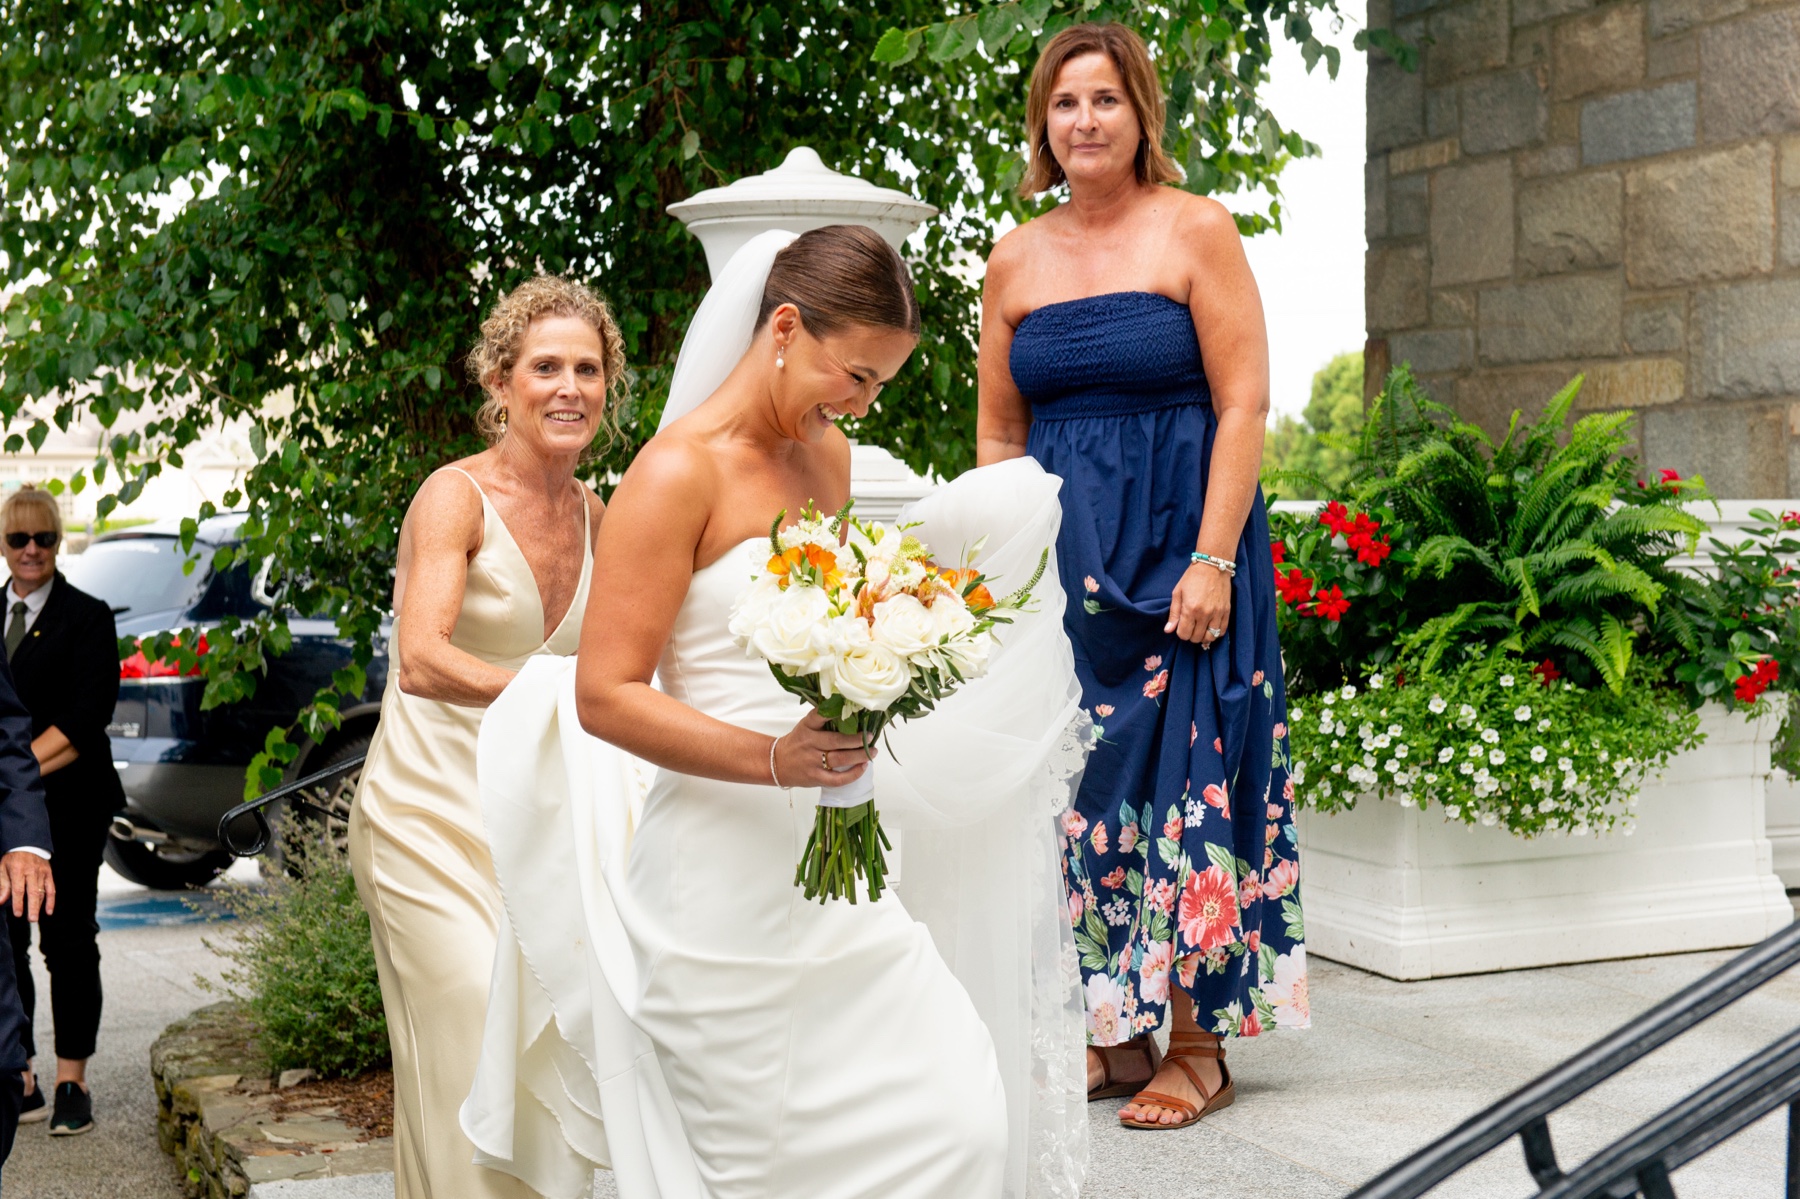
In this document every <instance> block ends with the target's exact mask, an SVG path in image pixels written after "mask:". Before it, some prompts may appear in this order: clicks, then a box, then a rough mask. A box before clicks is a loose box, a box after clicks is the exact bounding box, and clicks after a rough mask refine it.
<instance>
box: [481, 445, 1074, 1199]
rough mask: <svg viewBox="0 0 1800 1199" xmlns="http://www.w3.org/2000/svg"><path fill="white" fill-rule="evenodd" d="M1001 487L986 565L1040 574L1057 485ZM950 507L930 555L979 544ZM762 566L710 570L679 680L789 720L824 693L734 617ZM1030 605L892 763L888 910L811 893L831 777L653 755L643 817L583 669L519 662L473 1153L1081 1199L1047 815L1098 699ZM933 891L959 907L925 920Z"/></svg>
mask: <svg viewBox="0 0 1800 1199" xmlns="http://www.w3.org/2000/svg"><path fill="white" fill-rule="evenodd" d="M996 482H999V483H1002V484H1003V485H1004V487H1005V489H1006V490H1007V492H1008V493H1009V495H1010V497H1011V498H1010V499H1009V500H1005V501H1002V500H995V501H993V502H990V503H986V504H983V505H980V506H979V508H977V507H970V508H968V509H967V512H968V514H969V517H970V519H972V520H974V521H975V523H977V524H980V523H983V522H986V523H990V524H991V523H993V522H995V521H1000V522H1001V523H1002V524H1003V527H1004V528H1007V529H1012V528H1016V529H1017V531H1018V533H1019V535H1018V536H1017V537H1014V538H1012V539H1011V541H1010V543H1009V549H1008V550H1007V551H1006V552H1004V553H1001V554H998V555H995V560H997V561H998V560H1004V561H1005V563H1006V566H1005V569H1006V571H1007V572H1008V574H1009V576H1011V577H1012V578H1014V579H1016V581H1017V582H1023V581H1024V579H1025V578H1026V577H1027V576H1028V575H1029V573H1030V569H1031V567H1032V566H1034V565H1035V563H1036V559H1037V555H1038V552H1039V551H1040V550H1041V549H1042V548H1043V547H1045V546H1047V545H1049V544H1050V542H1051V541H1052V540H1053V539H1054V536H1055V528H1054V516H1053V514H1054V511H1055V504H1054V494H1055V481H1054V480H1050V479H1048V477H1047V476H1044V475H1043V474H1042V472H1041V471H1038V470H1037V468H1036V467H1035V464H1030V463H1023V462H1022V463H1020V464H1018V467H1017V468H1016V469H1014V470H1012V471H1010V472H1004V473H1003V474H1002V476H1001V478H1000V479H999V480H996ZM1008 503H1011V504H1012V505H1013V506H1015V507H1017V508H1018V509H1019V511H1020V512H1021V513H1026V512H1028V513H1030V514H1031V516H1032V520H1031V521H1030V522H1029V524H1028V526H1027V525H1026V524H1025V523H1023V522H1022V521H1014V522H1010V523H1009V522H1007V519H1006V513H1005V511H1004V509H1005V508H1006V507H1007V504H1008ZM928 504H929V501H928ZM953 506H954V507H956V508H957V510H958V511H959V512H961V511H964V508H963V506H962V505H960V504H958V505H953ZM940 507H941V506H940ZM982 509H985V511H982ZM927 511H928V512H929V509H928V510H927ZM1046 513H1049V514H1052V515H1050V516H1048V517H1047V516H1046ZM944 517H945V514H944V513H943V512H940V519H939V520H938V522H937V525H936V527H935V528H929V527H928V528H927V529H925V530H923V531H922V532H923V533H924V535H926V536H927V537H928V539H932V542H931V543H932V544H934V545H938V546H940V547H943V548H945V549H946V550H948V551H949V552H952V553H954V552H955V551H956V549H957V548H959V547H960V546H961V545H966V544H973V542H974V540H975V538H974V536H969V535H968V534H969V532H971V529H970V528H969V527H965V526H963V525H959V524H957V523H956V522H955V521H952V520H949V519H946V518H944ZM766 556H767V542H766V540H764V539H761V538H758V539H755V540H752V541H749V542H746V543H744V544H742V545H740V546H738V547H736V548H734V549H732V550H731V551H729V552H728V553H726V554H725V556H724V557H722V558H720V559H719V560H718V561H716V562H714V563H712V564H710V565H708V566H707V567H705V568H704V569H702V570H699V571H697V572H696V573H695V574H694V576H693V579H692V581H691V583H690V585H689V589H688V593H687V596H686V599H685V600H684V602H683V604H682V606H681V610H680V613H679V615H678V616H677V618H676V621H675V624H674V628H673V632H672V634H671V636H670V639H669V643H668V646H667V648H666V651H665V653H664V655H663V657H662V660H661V662H660V665H659V668H658V676H657V677H658V680H659V685H660V686H661V687H662V688H663V689H664V690H665V691H667V692H668V693H669V694H670V695H672V696H674V697H675V698H677V699H680V700H681V701H683V702H684V703H687V704H689V705H691V706H692V707H694V708H696V709H698V710H699V711H702V712H705V713H707V714H708V715H710V716H713V717H715V718H717V719H719V720H722V721H726V722H728V723H731V724H735V725H739V726H741V727H744V728H751V729H755V730H757V731H759V732H763V733H767V734H771V735H775V734H780V733H783V732H785V731H787V730H788V729H790V728H791V727H793V725H794V723H795V722H796V721H797V720H798V719H799V718H800V716H801V715H802V713H803V712H804V708H803V707H802V706H801V705H800V703H799V702H798V701H797V700H795V699H794V698H793V697H792V696H790V695H788V694H787V693H786V692H784V691H783V690H782V689H781V688H780V687H778V686H777V685H776V684H775V682H774V680H773V679H772V678H771V677H770V674H769V670H768V667H767V665H766V664H764V663H763V662H762V661H761V660H758V659H752V658H750V657H748V656H746V654H745V652H744V651H743V650H742V649H740V648H739V647H738V646H736V645H735V644H733V642H732V639H731V636H730V634H729V632H728V630H727V622H728V619H729V615H730V611H731V608H732V605H733V603H734V602H735V601H736V599H737V598H738V596H739V595H740V594H741V593H742V592H743V590H744V589H745V587H746V586H747V585H748V584H749V581H750V579H751V576H752V572H753V571H754V569H755V568H756V566H757V565H759V564H760V562H761V561H762V560H763V559H764V558H766ZM1046 586H1047V588H1048V590H1049V591H1050V592H1053V593H1054V592H1055V591H1056V584H1055V580H1054V577H1052V578H1051V579H1050V580H1048V581H1047V583H1046ZM1059 599H1060V596H1059V595H1057V596H1055V600H1057V601H1059ZM1026 623H1027V627H1026V628H1025V629H1023V630H1021V631H1020V632H1019V634H1018V635H1017V636H1015V637H1013V638H1012V639H1011V641H1010V642H1009V644H1008V646H1007V647H1006V648H1005V649H1004V650H1003V651H1002V653H1001V654H1000V655H997V656H996V658H995V661H994V666H993V670H992V671H991V673H990V675H989V677H988V679H984V680H982V681H981V682H980V683H977V684H975V685H972V686H971V687H970V688H969V689H967V691H965V692H964V693H963V694H962V695H959V696H957V697H955V699H953V700H952V701H951V704H947V705H946V707H945V709H944V710H941V711H940V712H939V713H938V714H937V715H935V716H933V717H931V718H928V719H927V720H925V721H920V722H915V724H914V725H913V726H910V727H908V728H906V729H903V730H897V731H896V736H895V737H894V739H893V746H894V757H889V756H887V755H883V756H882V757H881V758H880V759H879V760H878V762H877V764H876V773H875V785H876V800H877V802H878V803H879V804H880V805H881V807H882V810H883V814H884V820H888V821H890V822H891V823H893V824H894V825H895V826H896V827H902V828H909V829H910V830H911V831H908V832H907V833H906V834H905V841H904V843H903V852H902V855H901V860H900V863H899V866H900V870H899V873H900V882H899V884H898V886H897V887H896V888H895V889H892V890H889V891H888V892H887V893H886V894H884V895H883V896H882V898H881V899H880V901H879V902H875V903H870V902H869V901H868V900H867V898H866V896H865V897H864V898H863V899H862V900H861V901H860V902H858V903H856V904H850V903H847V902H843V901H837V902H830V903H825V904H820V903H818V902H816V901H808V900H807V899H805V897H804V896H803V895H802V893H801V891H800V890H799V889H798V888H796V887H795V886H794V885H793V873H794V864H795V862H796V861H797V860H798V858H799V855H800V853H801V851H802V849H803V848H804V846H805V843H806V839H807V835H808V832H809V831H810V829H811V827H812V823H813V812H814V805H815V802H816V799H817V792H816V791H812V790H795V791H792V792H785V791H782V790H778V789H776V788H775V787H773V786H748V785H743V784H737V783H726V782H719V781H716V780H710V779H704V778H696V777H693V776H690V775H683V774H677V773H675V772H673V771H668V770H663V771H659V772H657V774H656V776H655V780H654V782H653V783H652V784H651V786H650V788H649V793H648V795H647V797H646V798H645V799H644V800H643V804H642V810H641V813H634V812H633V811H632V805H631V803H630V799H629V797H630V794H631V777H630V776H631V764H630V761H629V759H627V758H626V756H625V755H623V754H621V753H619V752H618V751H617V750H615V749H613V748H612V747H611V746H608V745H606V744H605V743H604V742H600V741H597V740H595V739H594V738H591V737H588V736H587V735H586V734H584V733H582V732H581V730H580V728H579V723H578V717H577V714H576V712H575V706H574V684H573V664H572V663H562V664H558V663H552V662H543V663H535V664H533V666H532V667H531V668H530V669H528V670H527V671H526V672H524V673H523V674H521V676H520V678H519V679H518V681H517V682H516V683H515V684H514V685H513V686H512V687H511V688H509V689H508V691H507V693H506V694H505V695H504V696H502V697H501V699H500V700H499V701H498V702H497V703H496V704H495V706H494V707H493V709H492V710H491V711H490V713H489V715H488V718H487V720H486V722H485V723H484V725H483V728H482V736H481V747H480V762H479V771H480V779H481V790H482V793H483V803H484V806H485V809H486V812H487V817H488V826H489V830H490V834H491V836H492V837H493V843H494V854H495V863H496V869H497V871H498V873H499V877H500V882H501V889H502V893H503V895H504V898H505V904H506V923H505V924H503V927H502V930H501V934H500V941H501V949H500V953H499V954H498V956H497V958H496V963H495V975H494V990H493V995H492V1000H491V1004H490V1014H489V1020H488V1026H487V1038H488V1040H487V1044H486V1046H485V1047H484V1051H483V1056H482V1066H481V1071H480V1074H479V1075H478V1077H477V1079H476V1083H475V1086H474V1088H473V1091H472V1092H471V1095H470V1098H469V1102H468V1103H467V1105H465V1108H464V1112H463V1122H464V1127H465V1129H466V1130H467V1131H468V1132H469V1135H470V1137H471V1139H472V1140H473V1141H474V1142H475V1144H476V1146H477V1147H478V1150H479V1152H480V1160H482V1161H483V1162H484V1163H486V1164H488V1165H491V1166H494V1167H495V1168H497V1169H504V1170H509V1171H512V1172H514V1173H516V1174H517V1175H518V1176H520V1177H521V1178H523V1179H525V1180H527V1181H529V1182H530V1183H531V1184H532V1185H533V1186H534V1187H536V1188H537V1189H539V1190H541V1191H543V1192H544V1193H546V1194H550V1195H556V1196H575V1195H580V1194H582V1193H583V1192H584V1191H585V1189H586V1186H587V1182H588V1179H589V1178H590V1177H591V1175H592V1169H593V1165H595V1164H601V1165H609V1166H611V1167H612V1169H613V1170H614V1172H615V1176H616V1181H617V1184H618V1187H619V1192H620V1194H621V1195H622V1196H623V1197H624V1199H676V1197H680V1199H796V1197H801V1196H821V1197H824V1196H829V1197H831V1199H854V1197H858V1196H867V1197H869V1199H876V1197H880V1199H944V1197H946V1196H959V1197H966V1199H982V1197H998V1196H1001V1195H1002V1194H1015V1195H1019V1196H1024V1195H1026V1194H1027V1193H1030V1194H1042V1195H1066V1196H1069V1197H1071V1199H1072V1197H1073V1196H1074V1194H1075V1193H1076V1190H1077V1189H1078V1187H1079V1184H1080V1175H1081V1168H1082V1157H1083V1155H1084V1152H1085V1142H1084V1141H1083V1140H1082V1137H1083V1135H1084V1133H1085V1120H1084V1118H1083V1117H1082V1114H1081V1103H1080V1100H1081V1090H1080V1087H1081V1085H1082V1079H1081V1075H1080V1064H1081V1063H1080V1056H1079V1055H1080V1040H1079V998H1078V994H1077V991H1076V986H1075V975H1074V969H1073V944H1072V940H1070V938H1069V936H1068V925H1067V919H1066V916H1065V915H1064V914H1063V913H1064V910H1065V909H1064V907H1063V904H1062V900H1061V895H1060V886H1059V876H1058V869H1057V865H1056V862H1057V853H1058V849H1057V846H1056V843H1055V836H1056V834H1055V829H1056V827H1057V824H1056V819H1055V813H1056V812H1057V811H1058V810H1059V809H1062V808H1064V807H1065V806H1066V803H1067V796H1068V791H1069V784H1068V778H1069V774H1070V771H1071V769H1073V768H1074V767H1077V766H1078V765H1079V761H1080V750H1079V746H1078V745H1077V746H1076V748H1075V753H1074V756H1073V763H1072V764H1071V762H1070V761H1069V748H1070V742H1069V740H1068V738H1069V733H1070V729H1071V727H1072V722H1074V721H1076V720H1077V718H1078V716H1079V707H1078V705H1077V703H1076V689H1075V686H1074V682H1073V673H1072V669H1071V663H1070V660H1069V658H1068V650H1067V646H1066V643H1064V642H1063V640H1062V638H1061V636H1060V630H1059V629H1058V628H1057V627H1056V625H1057V621H1056V620H1055V617H1054V613H1053V612H1051V613H1049V614H1046V615H1044V616H1043V617H1041V618H1040V619H1038V620H1037V621H1036V623H1035V628H1034V627H1033V626H1032V623H1031V622H1029V621H1028V622H1026ZM1059 651H1060V653H1059ZM1008 654H1012V655H1013V656H1012V657H1010V658H1009V657H1008V656H1007V655H1008ZM1009 662H1010V663H1011V664H1012V665H1011V668H1010V669H1009V667H1008V663H1009ZM1059 680H1060V688H1061V689H1060V693H1059V692H1058V689H1057V688H1058V681H1059ZM987 683H993V684H995V685H994V686H993V687H989V688H987V691H988V696H989V698H988V699H987V700H985V701H984V700H982V699H981V696H980V694H979V693H978V692H977V690H976V689H977V688H979V687H982V685H983V684H987ZM1015 689H1016V691H1015ZM969 699H972V700H974V703H973V705H970V704H968V703H967V702H965V703H964V704H963V705H962V708H961V711H960V713H959V712H958V711H957V710H954V709H953V708H952V705H953V704H955V703H956V702H957V701H958V700H965V701H966V700H969ZM940 718H947V719H941V720H940ZM934 722H935V723H937V724H941V730H940V732H939V733H938V734H937V739H936V740H934V739H933V737H934V734H933V732H932V730H931V728H929V727H927V726H932V725H934ZM895 758H898V759H899V760H898V761H896V760H895ZM970 759H973V760H972V761H971V760H970ZM965 762H967V763H968V767H967V769H966V770H965V769H963V768H962V764H964V763H965ZM1059 764H1060V765H1059ZM1059 786H1060V789H1061V794H1060V795H1058V794H1057V789H1058V787H1059ZM967 838H974V839H976V840H978V841H979V840H980V839H982V838H987V843H986V844H984V845H976V846H969V845H966V844H964V841H965V839H967ZM996 854H1002V855H1005V856H1006V857H1007V858H1008V859H1010V860H1009V861H1008V862H1006V863H1005V864H1003V865H1000V866H998V867H995V866H993V865H991V858H992V857H993V856H994V855H996ZM983 857H986V858H987V859H989V863H988V864H984V863H983V862H982V861H981V860H980V859H981V858H983ZM993 891H999V892H1000V893H999V894H997V895H996V894H993V893H992V892H993ZM916 892H923V893H925V894H924V895H923V896H922V897H923V898H924V899H925V904H924V906H926V907H930V906H931V905H932V904H934V903H935V904H937V905H940V906H942V905H945V904H946V903H947V904H948V905H949V910H948V911H945V912H943V913H942V915H943V916H944V917H945V918H944V919H942V920H940V921H938V922H937V923H934V924H932V925H931V926H928V925H927V924H925V923H921V922H920V921H919V920H918V919H916V918H915V915H914V913H912V912H910V911H909V904H908V903H907V902H903V900H902V895H908V896H910V895H913V894H915V893H916ZM959 895H961V897H962V900H961V901H959V900H958V898H957V897H958V896H959ZM971 911H975V912H980V913H982V914H983V915H984V916H985V917H986V919H985V920H984V919H975V920H969V919H968V917H969V914H970V912H971ZM1034 914H1035V923H1034V918H1033V917H1034ZM959 920H960V921H963V922H965V925H964V926H963V927H958V922H959ZM1034 930H1035V933H1034ZM515 945H516V947H517V951H516V952H511V953H509V946H515ZM953 964H954V965H956V966H957V969H955V970H953V969H952V965H953ZM965 978H966V979H968V980H969V984H968V985H965V982H964V979H965ZM972 993H974V995H975V998H972V997H971V995H972ZM1034 1038H1036V1039H1038V1040H1039V1041H1041V1043H1038V1044H1034V1043H1033V1041H1034ZM997 1042H998V1043H999V1044H1000V1046H1001V1054H1000V1056H999V1057H997V1055H996V1043H997ZM1001 1059H1004V1060H1005V1061H1006V1063H1007V1066H1006V1068H1005V1071H1004V1073H1006V1074H1008V1075H1009V1076H1011V1077H1013V1078H1015V1079H1016V1080H1017V1083H1016V1085H1015V1086H1013V1087H1011V1088H1010V1091H1009V1086H1008V1084H1007V1083H1005V1082H1003V1081H1002V1076H1003V1069H1002V1066H1001V1064H1000V1062H1001ZM1028 1159H1031V1160H1029V1161H1028ZM1028 1176H1030V1177H1034V1178H1037V1179H1039V1180H1040V1181H1039V1182H1037V1183H1032V1182H1029V1181H1028Z"/></svg>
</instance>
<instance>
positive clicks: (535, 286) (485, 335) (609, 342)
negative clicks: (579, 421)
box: [468, 275, 626, 445]
mask: <svg viewBox="0 0 1800 1199" xmlns="http://www.w3.org/2000/svg"><path fill="white" fill-rule="evenodd" d="M552 316H570V317H574V318H575V319H576V320H580V321H586V322H587V323H588V324H590V325H592V326H593V327H594V332H595V333H598V334H599V335H600V364H601V369H603V370H604V371H605V372H606V408H605V410H604V411H603V412H601V414H600V419H599V421H598V422H597V423H598V424H599V426H600V431H601V434H602V435H604V436H605V437H606V440H607V444H608V445H611V444H612V442H613V440H614V439H616V438H617V437H618V436H619V405H620V404H621V403H622V402H623V401H624V399H625V390H626V380H625V338H624V337H623V336H622V335H621V334H620V333H619V323H618V322H617V321H615V320H614V319H613V314H612V309H610V308H608V307H607V306H606V301H604V300H602V299H601V298H600V297H599V296H596V295H595V294H594V293H593V292H591V291H589V290H588V289H587V288H585V287H583V286H582V285H581V284H579V283H577V282H576V281H575V280H573V279H565V278H563V277H562V276H561V275H537V276H534V277H533V278H530V279H527V280H525V281H524V282H523V283H521V284H519V285H518V286H517V287H515V288H513V289H512V290H511V291H509V292H507V293H506V294H505V295H503V296H501V297H500V298H499V299H498V300H496V301H495V302H494V306H493V307H492V308H490V309H488V314H487V319H486V320H484V321H482V322H481V339H480V340H479V341H477V342H476V343H475V348H474V349H472V350H470V351H469V359H468V362H469V374H470V375H471V376H473V377H474V379H475V385H476V386H477V387H480V388H481V390H482V391H484V392H485V393H487V399H486V400H484V401H483V402H482V405H481V409H480V411H478V412H476V414H475V425H476V428H478V429H480V431H481V435H482V437H484V438H486V439H487V443H488V444H489V445H497V444H499V442H500V439H501V438H502V437H504V436H506V425H505V423H504V422H503V421H501V419H500V410H501V409H502V407H504V402H503V401H502V400H501V399H500V396H499V395H498V394H497V392H496V391H495V388H494V380H496V379H504V378H506V377H507V376H508V375H510V374H512V369H513V367H514V366H516V365H518V362H519V349H520V347H522V346H523V345H524V344H525V332H526V330H528V329H530V328H531V322H532V321H535V320H538V319H540V318H543V317H552Z"/></svg>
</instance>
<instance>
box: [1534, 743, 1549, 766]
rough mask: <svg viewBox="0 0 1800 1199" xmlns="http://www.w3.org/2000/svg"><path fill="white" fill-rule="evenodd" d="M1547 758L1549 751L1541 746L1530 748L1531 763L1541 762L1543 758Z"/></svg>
mask: <svg viewBox="0 0 1800 1199" xmlns="http://www.w3.org/2000/svg"><path fill="white" fill-rule="evenodd" d="M1549 756H1550V751H1549V750H1547V749H1545V748H1544V747H1543V746H1541V745H1534V746H1532V747H1531V760H1532V761H1533V762H1542V761H1543V760H1544V759H1545V758H1548V757H1549Z"/></svg>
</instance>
